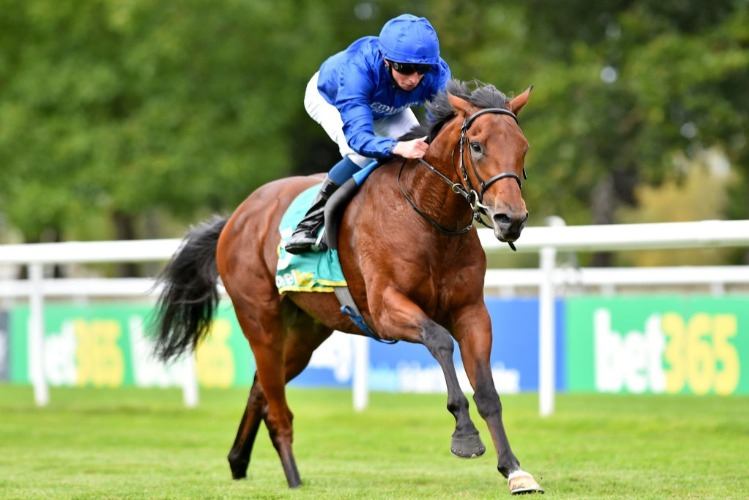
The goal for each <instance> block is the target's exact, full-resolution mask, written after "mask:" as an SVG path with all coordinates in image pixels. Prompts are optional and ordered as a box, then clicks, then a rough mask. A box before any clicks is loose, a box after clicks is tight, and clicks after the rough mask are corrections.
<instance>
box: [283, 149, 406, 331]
mask: <svg viewBox="0 0 749 500" xmlns="http://www.w3.org/2000/svg"><path fill="white" fill-rule="evenodd" d="M379 165H380V163H379V162H376V161H375V162H372V163H370V164H369V165H367V166H366V167H364V168H363V169H362V170H360V171H359V172H357V173H356V174H354V176H353V177H352V178H351V179H349V180H348V181H347V182H345V183H344V184H343V185H342V186H341V187H339V188H338V189H337V190H336V191H335V192H334V193H333V194H332V195H331V197H330V198H329V199H328V202H327V203H326V204H325V215H324V217H325V224H324V227H323V233H322V235H321V236H320V240H319V241H320V242H319V244H318V247H319V248H320V250H321V251H319V252H311V253H305V254H301V255H292V254H289V253H288V252H286V251H285V250H284V239H285V238H288V237H290V236H291V228H293V227H295V226H296V223H297V222H298V217H299V216H300V215H299V209H300V207H299V205H298V204H297V202H300V205H301V207H302V208H304V207H305V206H308V204H309V201H307V200H308V199H311V198H310V196H314V195H316V194H317V191H318V190H319V186H314V187H312V188H310V189H308V190H307V191H305V192H303V193H302V194H300V195H299V196H298V197H297V200H295V201H294V202H293V203H292V204H291V206H290V207H289V209H288V210H287V213H286V214H285V215H284V217H283V218H282V220H281V226H280V227H279V229H280V231H281V236H282V238H281V244H280V246H279V250H278V251H279V259H278V269H277V270H276V286H277V287H278V290H279V292H281V293H283V292H289V291H304V292H331V291H332V292H334V293H335V294H336V297H337V298H338V301H339V302H340V304H341V312H342V313H343V314H345V315H346V316H348V317H349V318H351V320H352V321H353V322H354V323H355V324H356V325H357V326H358V327H359V329H360V330H362V331H363V332H364V333H365V334H366V335H367V336H369V337H371V338H373V339H375V340H377V341H379V342H388V343H393V342H389V341H385V340H383V339H381V338H380V336H379V335H377V333H375V332H374V331H373V330H372V329H371V328H370V327H369V326H368V325H367V324H366V323H365V322H364V319H363V318H362V316H361V312H360V311H359V309H358V307H357V306H356V303H355V302H354V299H353V297H352V296H351V292H350V291H349V289H348V286H347V285H346V281H345V278H344V276H343V271H342V270H341V264H340V261H339V260H338V232H339V230H340V227H341V219H342V217H343V212H344V210H345V209H346V207H347V206H348V204H349V203H350V202H351V200H352V199H353V197H354V195H356V193H357V192H358V191H359V187H360V186H361V184H362V183H363V182H364V180H365V179H366V178H367V177H368V176H369V174H370V173H371V172H372V171H373V170H374V169H375V168H377V167H378V166H379ZM305 203H306V205H305Z"/></svg>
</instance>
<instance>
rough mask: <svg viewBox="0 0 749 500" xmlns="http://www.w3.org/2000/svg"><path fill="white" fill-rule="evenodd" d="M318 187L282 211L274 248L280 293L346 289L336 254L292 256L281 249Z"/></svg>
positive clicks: (277, 283)
mask: <svg viewBox="0 0 749 500" xmlns="http://www.w3.org/2000/svg"><path fill="white" fill-rule="evenodd" d="M319 191H320V184H317V185H315V186H312V187H311V188H309V189H307V190H306V191H304V192H302V193H301V194H300V195H299V196H297V197H296V199H295V200H294V201H293V202H292V203H291V205H290V206H289V208H288V209H287V210H286V213H285V214H284V216H283V218H282V219H281V224H280V226H279V227H278V229H279V231H280V232H281V244H280V245H279V247H278V268H277V269H276V286H277V287H278V291H279V292H281V293H283V292H332V291H333V287H337V286H346V279H345V278H344V277H343V270H342V269H341V262H340V261H339V260H338V251H337V250H331V249H328V250H325V251H323V252H309V253H305V254H302V255H294V254H290V253H288V252H287V251H286V250H284V245H286V242H287V241H288V239H289V238H290V237H291V234H292V233H293V232H294V229H296V226H297V224H298V223H299V221H300V220H302V218H303V217H304V215H305V214H306V213H307V210H309V207H310V206H311V205H312V201H313V200H314V198H315V196H317V193H318V192H319Z"/></svg>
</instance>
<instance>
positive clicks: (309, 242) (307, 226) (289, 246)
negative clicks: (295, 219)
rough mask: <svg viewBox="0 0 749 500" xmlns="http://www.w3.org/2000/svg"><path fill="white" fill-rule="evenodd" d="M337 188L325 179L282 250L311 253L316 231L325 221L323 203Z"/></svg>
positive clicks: (295, 253)
mask: <svg viewBox="0 0 749 500" xmlns="http://www.w3.org/2000/svg"><path fill="white" fill-rule="evenodd" d="M339 187H340V186H339V185H338V184H336V183H335V182H333V181H332V180H331V179H330V177H325V180H324V181H323V182H322V186H321V187H320V192H319V193H318V195H317V197H316V198H315V201H313V202H312V206H311V207H310V208H309V210H307V213H306V214H305V215H304V218H303V219H302V220H301V221H300V222H299V224H298V225H297V227H296V229H294V233H293V234H292V235H291V238H289V241H287V242H286V245H285V246H284V249H285V250H286V251H287V252H289V253H292V254H294V255H299V254H303V253H306V252H310V251H312V247H313V246H315V243H317V231H318V230H319V229H320V226H322V225H323V222H324V220H325V203H326V202H327V201H328V198H330V195H332V194H333V193H334V192H335V190H336V189H338V188H339Z"/></svg>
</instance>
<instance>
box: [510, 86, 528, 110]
mask: <svg viewBox="0 0 749 500" xmlns="http://www.w3.org/2000/svg"><path fill="white" fill-rule="evenodd" d="M531 90H533V85H531V86H530V87H528V88H527V89H525V92H523V93H522V94H520V95H519V96H517V97H515V98H513V99H512V100H511V101H510V103H509V104H508V105H507V107H508V108H509V110H510V111H512V112H513V113H515V114H516V115H517V114H519V113H520V110H521V109H523V106H525V104H526V103H527V102H528V97H530V95H531Z"/></svg>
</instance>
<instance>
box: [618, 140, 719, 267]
mask: <svg viewBox="0 0 749 500" xmlns="http://www.w3.org/2000/svg"><path fill="white" fill-rule="evenodd" d="M723 161H725V159H724V158H723V157H722V155H720V154H717V153H715V152H713V153H712V154H709V155H708V154H706V155H704V156H703V157H702V158H701V161H695V162H689V161H688V160H687V159H686V158H684V157H679V158H677V159H676V161H674V163H675V164H676V165H677V166H678V168H679V171H680V172H681V173H682V175H681V176H679V177H676V176H671V177H670V178H669V179H667V180H666V181H664V182H663V183H662V184H661V185H660V186H648V185H642V186H639V187H638V188H637V189H636V190H635V198H636V199H637V206H636V207H633V208H623V209H621V210H620V213H619V214H618V217H617V218H618V219H619V220H621V221H622V222H624V223H637V222H644V223H647V222H662V221H672V222H685V221H695V220H710V219H721V218H722V216H723V214H724V213H725V211H726V205H727V202H728V196H727V193H728V190H729V188H730V186H731V184H732V182H731V179H730V177H729V176H727V175H726V173H725V172H720V171H717V172H716V171H715V170H716V169H715V167H713V168H711V165H716V164H719V163H720V162H723ZM731 252H732V250H730V249H717V248H710V249H690V250H648V251H640V252H624V253H622V254H621V256H620V257H619V261H620V263H621V264H625V265H635V266H675V265H710V264H721V263H723V262H725V261H726V260H727V258H728V256H729V255H730V254H731Z"/></svg>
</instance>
